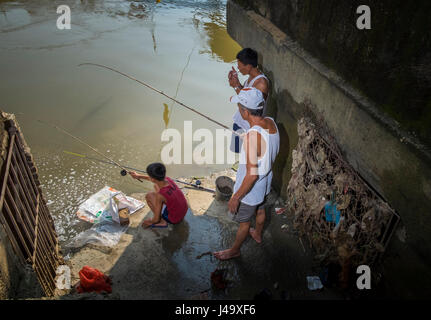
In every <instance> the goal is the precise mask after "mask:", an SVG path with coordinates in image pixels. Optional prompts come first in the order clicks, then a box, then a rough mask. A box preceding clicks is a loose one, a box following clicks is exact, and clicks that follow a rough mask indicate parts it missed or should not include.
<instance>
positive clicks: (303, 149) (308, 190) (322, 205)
mask: <svg viewBox="0 0 431 320" xmlns="http://www.w3.org/2000/svg"><path fill="white" fill-rule="evenodd" d="M291 172H292V177H291V179H290V181H289V185H288V187H287V198H288V200H287V205H288V210H289V211H290V213H293V214H294V219H293V229H294V230H295V231H297V232H298V233H299V236H300V237H301V236H303V237H305V239H307V240H308V242H309V245H310V248H312V249H313V251H314V252H315V253H316V254H317V255H322V254H323V253H325V259H326V260H327V261H334V262H338V263H339V264H342V263H343V262H344V261H345V260H346V258H345V257H344V256H343V255H341V254H340V252H342V253H343V252H348V253H351V255H349V259H350V263H352V264H354V265H361V264H367V265H371V264H373V263H374V262H376V261H377V260H378V258H379V257H380V254H381V253H382V252H383V251H384V250H385V248H386V246H387V244H388V243H389V241H390V239H391V237H392V234H393V230H394V229H395V228H396V226H397V224H398V222H399V219H400V217H399V215H398V214H396V212H395V211H394V210H393V209H392V208H391V207H390V206H389V205H388V203H387V202H386V201H385V200H384V199H383V198H382V197H381V196H380V195H379V194H378V193H377V192H376V191H375V190H374V189H373V188H372V187H370V186H369V185H368V184H367V183H366V181H364V180H363V179H362V178H361V177H360V176H359V174H358V173H357V172H356V171H355V169H354V168H353V167H352V166H351V165H350V164H349V163H348V162H347V161H346V160H345V159H344V157H343V154H342V152H341V151H340V149H339V147H338V145H337V142H336V140H335V139H334V138H333V137H332V136H331V134H330V131H329V129H327V128H326V127H325V124H324V123H323V121H320V122H319V120H318V119H317V120H315V121H312V120H311V119H309V118H305V117H304V118H301V119H300V120H299V121H298V144H297V147H296V148H295V150H293V151H292V169H291ZM343 246H346V249H345V250H344V251H343V250H341V251H340V250H339V249H340V248H341V247H343ZM343 254H344V253H343Z"/></svg>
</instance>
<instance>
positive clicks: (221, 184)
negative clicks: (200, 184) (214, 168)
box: [215, 176, 234, 200]
mask: <svg viewBox="0 0 431 320" xmlns="http://www.w3.org/2000/svg"><path fill="white" fill-rule="evenodd" d="M215 184H216V192H215V196H216V199H217V200H229V199H230V197H231V196H232V193H233V185H234V182H233V180H232V179H231V178H229V177H226V176H220V177H218V178H217V179H216V181H215Z"/></svg>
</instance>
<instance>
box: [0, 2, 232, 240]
mask: <svg viewBox="0 0 431 320" xmlns="http://www.w3.org/2000/svg"><path fill="white" fill-rule="evenodd" d="M225 3H226V1H214V0H208V1H205V0H201V1H173V0H171V1H161V2H160V3H157V2H156V0H147V1H129V0H82V1H70V2H69V3H68V4H69V5H70V8H71V12H72V29H71V30H68V31H62V30H58V29H57V28H56V20H57V18H58V14H57V13H56V8H57V6H58V5H61V4H64V0H40V1H24V0H15V1H4V0H0V61H1V73H0V96H1V97H2V105H1V108H2V109H4V111H6V112H10V113H20V112H21V113H23V114H24V115H25V117H22V118H19V122H20V126H21V128H22V129H23V132H24V135H25V138H26V141H27V142H28V143H29V145H30V147H31V149H32V153H33V155H34V157H35V159H36V163H37V166H38V169H39V173H40V177H41V183H42V184H43V190H44V194H45V196H46V198H47V200H48V201H49V203H50V205H49V206H50V211H51V213H52V214H53V217H54V220H55V223H56V228H57V231H58V233H59V236H60V239H61V242H63V241H68V240H69V239H70V237H72V236H74V235H76V230H75V227H74V223H75V221H76V216H75V212H76V209H77V207H78V205H79V204H80V203H81V202H82V201H84V200H85V199H86V198H87V197H88V196H90V195H91V194H93V193H95V192H97V191H98V190H99V189H101V188H102V187H104V186H105V185H109V186H112V187H114V188H116V189H118V190H122V191H123V192H125V193H129V194H130V193H134V192H145V191H148V190H150V189H151V185H146V184H145V185H144V184H141V183H139V182H136V181H134V180H133V179H130V178H129V177H121V176H120V175H119V173H118V170H116V169H115V168H112V167H111V166H108V165H106V166H105V165H100V164H99V163H97V164H96V163H92V162H89V161H82V159H79V158H76V157H71V156H70V155H65V154H64V153H63V151H64V150H71V151H73V152H77V153H82V154H88V155H89V156H94V154H93V153H92V152H91V150H88V149H87V148H85V147H84V146H81V145H79V144H77V143H76V142H75V141H73V140H72V139H70V138H69V137H67V136H65V135H62V134H57V133H56V132H53V131H52V128H49V127H46V126H43V125H41V124H40V123H37V122H35V121H34V120H33V119H36V118H37V119H43V120H46V121H47V122H50V123H53V124H56V125H59V126H60V127H62V128H64V129H66V130H68V131H69V132H71V133H72V134H74V135H76V136H78V137H80V138H81V139H83V140H84V141H86V142H88V143H89V144H90V145H92V146H94V147H95V148H96V149H98V150H99V151H100V152H102V153H104V154H106V155H108V156H109V157H111V158H112V159H115V160H116V161H118V162H120V163H124V164H126V165H130V166H132V167H136V168H145V167H146V165H147V164H148V163H150V162H154V161H160V151H161V149H162V147H163V145H164V144H165V143H162V142H161V139H160V137H161V133H162V132H163V130H164V129H165V128H167V127H170V128H175V129H178V130H180V132H181V131H182V130H183V127H184V121H186V120H191V121H193V128H194V129H199V128H208V129H210V130H215V128H216V126H215V125H214V124H212V123H211V122H209V121H208V120H206V119H204V118H201V117H199V116H197V115H196V114H194V113H192V112H190V111H188V110H186V109H184V108H183V107H181V106H177V105H175V104H174V102H173V101H171V100H167V99H166V98H165V97H163V96H161V95H158V94H156V93H154V92H150V90H148V89H146V88H144V87H142V86H140V85H137V84H136V83H133V82H131V81H130V80H127V79H124V78H121V77H119V76H117V75H115V74H112V73H108V72H107V71H103V70H96V69H95V68H78V67H77V65H78V64H80V63H83V62H96V63H101V64H105V65H109V66H112V67H114V68H118V69H119V70H121V71H123V72H126V73H128V74H131V75H133V76H134V77H136V78H137V79H140V80H143V81H145V82H147V83H149V84H150V85H154V87H156V88H158V89H160V90H162V91H163V92H166V94H168V95H170V96H172V97H175V98H176V99H178V100H179V101H181V102H183V103H184V104H186V105H189V106H191V107H193V108H196V109H198V110H199V111H200V112H202V113H204V114H207V115H208V116H209V117H211V118H214V119H217V120H219V121H220V122H222V123H225V124H226V125H230V121H231V118H232V106H231V105H230V104H229V103H228V97H229V96H230V95H231V94H232V90H231V88H230V87H229V86H228V85H227V84H226V81H225V77H226V73H227V72H228V71H229V69H230V66H229V65H227V64H226V63H225V61H231V60H233V59H234V55H235V54H236V52H237V51H238V50H237V47H238V45H237V44H236V43H235V42H234V41H232V40H231V39H230V38H229V37H228V35H227V33H226V30H225V23H224V18H225V13H224V10H225ZM223 33H224V34H223ZM175 108H176V109H178V110H177V111H175V112H174V110H173V109H175ZM196 143H197V142H196ZM227 166H228V165H218V166H217V165H210V164H208V165H202V166H198V165H168V172H169V174H170V175H171V176H173V177H184V176H191V175H194V176H200V175H206V174H208V173H211V172H214V171H216V170H222V169H225V168H226V167H227ZM146 189H148V190H146Z"/></svg>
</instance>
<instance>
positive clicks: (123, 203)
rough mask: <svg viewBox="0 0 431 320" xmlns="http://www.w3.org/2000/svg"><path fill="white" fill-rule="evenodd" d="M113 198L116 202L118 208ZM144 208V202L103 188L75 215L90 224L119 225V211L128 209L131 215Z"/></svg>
mask: <svg viewBox="0 0 431 320" xmlns="http://www.w3.org/2000/svg"><path fill="white" fill-rule="evenodd" d="M114 197H115V198H116V199H117V200H118V206H117V203H116V202H115V200H114ZM144 206H145V203H144V202H142V201H139V200H137V199H134V198H132V197H128V196H126V195H125V194H124V193H122V192H121V191H118V190H115V189H114V188H111V187H108V186H105V187H104V188H102V189H101V190H99V191H98V192H96V193H95V194H93V195H92V196H91V197H90V198H88V199H87V200H86V201H85V202H84V203H82V204H81V205H80V206H79V208H78V211H77V213H76V214H77V216H78V218H79V219H81V220H84V221H87V222H90V223H100V222H102V221H114V222H116V223H120V217H119V215H118V210H119V209H123V208H128V209H129V212H130V214H133V213H135V212H136V211H138V210H139V209H141V208H143V207H144ZM118 207H119V208H118Z"/></svg>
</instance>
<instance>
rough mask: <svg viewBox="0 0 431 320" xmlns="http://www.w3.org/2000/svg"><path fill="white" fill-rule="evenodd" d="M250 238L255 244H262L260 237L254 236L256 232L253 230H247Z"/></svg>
mask: <svg viewBox="0 0 431 320" xmlns="http://www.w3.org/2000/svg"><path fill="white" fill-rule="evenodd" d="M249 233H250V236H251V237H252V238H253V239H254V240H255V241H256V242H257V243H261V242H262V236H258V235H257V234H256V230H255V229H253V228H250V230H249Z"/></svg>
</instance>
